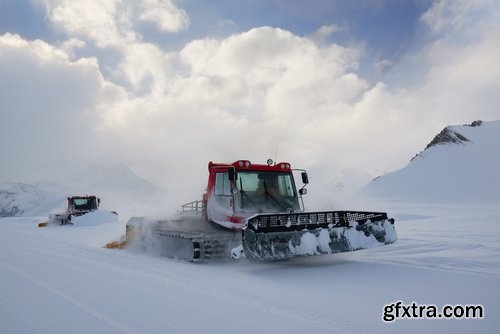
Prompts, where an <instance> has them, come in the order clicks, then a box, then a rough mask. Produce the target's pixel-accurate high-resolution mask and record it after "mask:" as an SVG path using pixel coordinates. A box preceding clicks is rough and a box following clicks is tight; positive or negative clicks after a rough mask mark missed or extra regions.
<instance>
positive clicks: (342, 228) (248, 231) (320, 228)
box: [243, 211, 397, 261]
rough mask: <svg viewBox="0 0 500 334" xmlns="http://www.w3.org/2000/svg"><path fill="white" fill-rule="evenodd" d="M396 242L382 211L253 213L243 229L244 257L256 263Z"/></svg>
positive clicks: (394, 234)
mask: <svg viewBox="0 0 500 334" xmlns="http://www.w3.org/2000/svg"><path fill="white" fill-rule="evenodd" d="M396 240H397V235H396V231H395V229H394V219H392V218H388V217H387V213H385V212H355V211H326V212H304V213H290V214H257V215H254V216H252V217H250V218H248V219H247V222H246V225H245V227H244V228H243V250H244V253H245V256H246V257H247V258H249V259H251V260H257V261H277V260H285V259H290V258H293V257H298V256H312V255H322V254H332V253H341V252H350V251H355V250H360V249H367V248H373V247H378V246H381V245H385V244H390V243H393V242H395V241H396Z"/></svg>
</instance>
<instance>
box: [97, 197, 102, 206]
mask: <svg viewBox="0 0 500 334" xmlns="http://www.w3.org/2000/svg"><path fill="white" fill-rule="evenodd" d="M99 205H101V199H100V198H98V199H97V206H99Z"/></svg>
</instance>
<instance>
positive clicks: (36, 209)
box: [0, 182, 65, 217]
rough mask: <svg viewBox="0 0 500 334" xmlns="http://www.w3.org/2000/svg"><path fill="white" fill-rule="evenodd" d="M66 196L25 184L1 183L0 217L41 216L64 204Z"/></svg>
mask: <svg viewBox="0 0 500 334" xmlns="http://www.w3.org/2000/svg"><path fill="white" fill-rule="evenodd" d="M64 199H65V197H64V195H61V194H59V193H57V192H53V191H49V190H46V189H42V188H40V187H38V186H33V185H29V184H24V183H15V182H1V183H0V217H15V216H39V215H45V214H47V213H48V212H50V211H52V210H54V209H55V208H57V207H58V206H60V205H61V203H64Z"/></svg>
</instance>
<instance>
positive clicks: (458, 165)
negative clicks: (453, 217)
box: [363, 120, 500, 203]
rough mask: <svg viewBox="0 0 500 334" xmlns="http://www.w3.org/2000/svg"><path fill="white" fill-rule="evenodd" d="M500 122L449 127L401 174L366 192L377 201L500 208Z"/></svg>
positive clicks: (374, 184)
mask: <svg viewBox="0 0 500 334" xmlns="http://www.w3.org/2000/svg"><path fill="white" fill-rule="evenodd" d="M499 173H500V120H499V121H491V122H481V121H476V122H473V123H472V124H471V125H463V126H448V127H446V128H445V129H444V130H443V131H442V132H441V133H439V134H438V135H437V136H436V137H435V138H434V139H433V140H432V141H431V142H430V143H429V145H427V147H426V149H425V150H424V151H422V152H421V153H419V154H417V155H416V156H415V157H414V158H413V159H412V160H411V162H410V163H409V164H408V165H407V166H406V167H404V168H403V169H401V170H398V171H396V172H393V173H388V174H385V175H383V176H381V177H379V178H376V179H375V180H373V181H372V182H371V183H370V184H369V185H368V186H366V187H365V188H364V189H363V193H365V194H366V193H368V194H370V195H371V196H374V197H377V198H386V199H387V198H388V199H394V200H417V201H424V202H434V201H439V202H461V203H494V202H496V203H500V174H499Z"/></svg>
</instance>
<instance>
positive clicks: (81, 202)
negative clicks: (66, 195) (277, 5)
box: [73, 197, 97, 211]
mask: <svg viewBox="0 0 500 334" xmlns="http://www.w3.org/2000/svg"><path fill="white" fill-rule="evenodd" d="M73 206H74V207H75V209H76V210H89V211H90V210H95V209H97V201H96V199H95V198H94V197H90V198H74V199H73Z"/></svg>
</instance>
